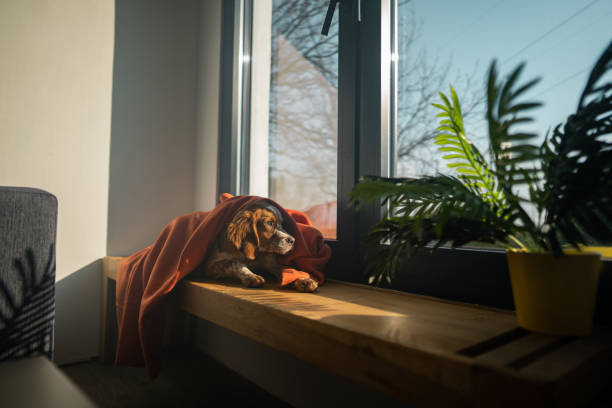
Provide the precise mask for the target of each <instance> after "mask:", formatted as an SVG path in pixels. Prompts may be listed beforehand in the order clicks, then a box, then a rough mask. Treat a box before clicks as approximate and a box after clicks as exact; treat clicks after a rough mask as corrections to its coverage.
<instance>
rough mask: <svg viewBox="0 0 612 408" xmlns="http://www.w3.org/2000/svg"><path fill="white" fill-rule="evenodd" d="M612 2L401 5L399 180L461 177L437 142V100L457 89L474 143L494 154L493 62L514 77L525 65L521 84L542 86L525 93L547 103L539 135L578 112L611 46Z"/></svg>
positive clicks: (415, 0) (417, 0)
mask: <svg viewBox="0 0 612 408" xmlns="http://www.w3.org/2000/svg"><path fill="white" fill-rule="evenodd" d="M611 19H612V2H610V1H597V0H595V1H593V0H555V1H531V0H517V1H511V2H509V1H497V0H496V1H488V0H468V1H460V2H459V1H428V0H398V13H397V20H398V34H397V38H398V40H397V41H398V45H397V48H398V73H397V77H398V78H397V118H396V121H397V148H396V168H395V174H396V175H398V176H420V175H433V174H436V173H437V172H440V173H446V174H454V173H453V170H452V169H449V168H448V167H446V163H445V162H444V160H443V159H442V154H441V153H440V152H438V151H437V146H436V145H435V144H434V143H433V140H432V139H433V137H434V136H435V129H436V127H437V124H438V120H439V118H437V117H436V114H437V113H439V110H438V109H436V108H434V107H432V106H431V104H432V103H439V101H440V98H439V96H438V91H442V92H444V93H445V94H447V95H448V94H449V84H452V86H453V87H454V88H455V90H456V92H457V94H458V96H459V99H460V101H461V106H462V110H463V113H464V121H465V129H466V136H467V137H468V139H470V140H471V141H472V142H474V143H475V144H476V146H477V147H478V148H479V150H480V151H481V152H482V153H485V152H486V151H487V149H486V146H487V145H488V143H487V130H486V124H485V121H484V113H485V112H484V95H485V87H484V86H485V84H484V82H485V76H486V72H487V70H488V68H489V64H490V62H491V60H492V59H494V58H495V59H497V63H498V71H499V72H500V73H501V74H502V75H505V74H508V73H509V72H510V71H511V70H512V69H514V68H515V67H516V66H517V65H518V64H519V63H520V62H523V61H524V62H526V67H525V70H524V72H523V74H522V81H523V82H525V81H526V80H530V79H533V78H535V77H538V76H539V77H541V78H542V80H541V82H540V83H539V84H538V85H537V86H536V87H534V88H532V90H531V91H530V92H529V93H527V94H525V96H524V98H525V99H526V100H534V99H535V100H539V101H541V102H543V103H544V106H543V107H542V108H539V109H537V110H534V111H532V115H533V117H534V118H535V119H536V120H535V122H534V123H532V124H530V125H529V129H531V130H533V131H535V133H537V134H539V135H541V140H540V141H539V142H541V141H542V140H543V137H544V135H545V134H546V132H547V131H548V130H549V129H551V128H553V127H554V126H556V125H557V124H558V123H560V122H562V121H564V120H565V118H566V117H567V116H568V114H570V113H572V112H573V111H575V109H576V106H577V103H578V99H579V96H580V93H581V92H582V90H583V89H584V86H585V84H586V80H587V76H588V74H589V72H590V70H591V68H592V66H593V64H594V63H595V61H596V59H597V58H598V57H599V55H600V54H601V52H602V51H603V49H604V48H605V47H606V45H607V43H608V42H609V41H610V38H611V37H612V28H611V27H612V26H611V25H610V21H611Z"/></svg>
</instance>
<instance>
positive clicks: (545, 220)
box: [351, 43, 612, 335]
mask: <svg viewBox="0 0 612 408" xmlns="http://www.w3.org/2000/svg"><path fill="white" fill-rule="evenodd" d="M522 70H523V64H521V65H519V66H518V67H517V68H516V69H515V70H514V71H512V72H511V73H510V74H509V75H508V76H507V77H506V78H503V79H502V78H500V77H499V75H498V72H497V67H496V64H495V61H493V63H492V64H491V66H490V69H489V71H488V78H487V91H486V92H487V95H486V119H487V124H488V137H489V140H488V141H489V146H488V150H489V151H488V157H489V159H488V160H487V159H486V158H485V155H484V154H483V153H481V152H480V151H479V150H478V149H477V148H476V146H475V145H474V144H472V143H471V142H470V141H469V139H468V137H467V136H466V130H465V129H464V125H463V118H462V113H461V107H460V103H459V98H458V97H457V95H456V93H455V91H454V90H453V88H452V87H451V88H450V97H447V96H446V95H444V94H443V93H440V98H441V103H440V104H434V106H435V107H436V108H438V109H439V110H440V113H439V114H438V117H440V118H441V120H440V126H439V127H438V129H437V131H438V133H437V136H436V137H435V143H436V144H437V145H438V146H439V149H438V150H439V151H441V152H443V153H444V156H443V158H444V159H445V160H448V164H447V165H448V167H450V168H452V169H454V170H455V171H456V175H455V176H449V175H442V174H439V175H436V176H428V177H421V178H382V177H368V178H365V179H364V180H362V181H361V182H360V183H358V184H357V185H356V186H355V188H354V189H353V191H352V193H351V198H352V200H353V201H354V202H355V204H356V205H359V203H361V202H368V201H370V202H373V201H378V202H381V203H382V205H383V206H385V208H387V213H386V215H385V216H384V217H383V219H382V220H381V221H380V222H379V223H377V224H376V225H375V226H374V228H373V229H372V230H371V231H370V233H369V234H368V237H367V239H366V242H367V243H369V244H370V245H371V246H372V247H379V244H380V243H381V242H385V243H388V245H384V246H383V249H382V250H380V251H378V252H377V253H375V255H374V256H372V257H371V259H370V260H369V263H368V266H367V268H368V271H369V272H370V274H371V276H370V283H375V284H380V283H381V281H383V280H387V281H390V280H391V279H392V278H393V276H394V275H395V273H396V271H398V270H399V267H400V264H401V261H402V258H404V257H406V256H410V255H413V254H415V253H416V252H417V251H419V250H420V249H422V248H424V247H426V246H433V248H436V247H438V246H440V245H450V246H451V247H456V246H460V245H464V244H466V243H468V242H473V241H478V242H486V243H494V244H498V245H502V246H503V247H505V248H506V249H507V259H508V264H509V270H510V278H511V283H512V288H513V294H514V300H515V306H516V311H517V319H518V324H519V325H520V326H523V327H525V328H527V329H530V330H533V331H539V332H544V333H549V334H557V335H587V334H589V333H590V331H591V328H592V319H593V310H594V304H595V296H596V290H597V280H598V274H599V270H600V268H601V255H600V254H598V253H587V252H581V251H580V248H581V246H582V245H585V244H589V243H591V242H594V241H596V242H605V243H610V242H612V82H611V81H610V75H612V43H611V44H609V45H608V47H607V49H606V50H605V51H604V53H603V54H602V55H601V57H600V58H599V60H598V61H597V63H596V64H595V66H594V68H593V70H592V71H591V73H590V75H589V78H588V81H587V84H586V86H585V88H584V91H583V93H582V95H581V97H580V100H579V103H578V108H577V110H576V112H575V113H574V114H572V115H570V116H569V117H568V118H567V119H566V120H565V122H564V123H563V124H560V125H558V126H557V127H555V128H554V130H552V132H551V133H549V134H548V135H547V136H546V138H545V140H544V142H543V143H542V144H541V145H539V146H536V145H534V139H535V138H536V135H535V134H533V133H529V132H526V131H524V125H525V124H526V123H528V122H530V121H531V120H532V118H531V117H529V115H528V113H529V112H530V111H532V110H533V109H535V108H537V107H538V106H540V105H541V104H540V103H537V102H530V101H521V100H520V98H521V97H522V96H523V95H524V93H525V92H526V91H527V90H529V89H531V88H532V87H533V86H534V85H535V84H536V83H537V82H538V79H535V80H532V81H528V82H526V83H522V84H521V83H519V78H520V75H521V72H522ZM529 206H531V208H530V207H529ZM530 213H532V214H533V213H535V214H536V215H535V216H530Z"/></svg>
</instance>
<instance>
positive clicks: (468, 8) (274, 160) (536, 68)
mask: <svg viewBox="0 0 612 408" xmlns="http://www.w3.org/2000/svg"><path fill="white" fill-rule="evenodd" d="M328 4H329V2H328V1H324V0H257V1H252V0H233V1H228V2H224V27H227V28H224V40H223V41H230V42H231V44H233V48H232V50H233V51H232V52H233V54H232V52H228V54H229V57H228V58H227V60H225V62H224V67H226V66H229V67H232V68H233V71H232V70H226V69H224V70H223V72H233V74H232V75H229V74H227V75H226V76H225V79H226V81H224V85H223V92H224V95H227V97H226V98H225V100H223V97H222V117H226V118H227V123H228V124H233V126H234V127H233V129H239V128H240V126H237V125H236V123H237V120H236V119H235V118H236V117H241V118H242V120H241V121H238V122H239V123H241V124H242V131H241V132H237V133H238V134H237V135H235V134H234V133H232V134H231V135H229V134H227V135H223V134H222V135H221V140H220V141H221V153H220V157H226V158H228V161H224V160H223V159H222V160H221V164H222V166H224V167H223V168H222V169H221V176H220V182H219V185H220V191H221V190H223V191H230V192H237V193H243V194H247V193H248V194H256V195H262V196H269V197H271V198H272V199H275V200H276V201H278V202H279V203H280V204H281V205H284V206H286V207H288V208H294V209H298V210H302V211H306V212H307V213H308V214H309V215H310V216H311V217H312V218H313V219H314V221H315V224H316V225H317V226H319V227H320V228H321V229H322V230H323V232H324V234H325V236H326V237H327V238H335V240H331V241H329V242H330V245H333V257H332V265H331V267H330V271H331V272H330V274H331V276H332V277H334V278H340V279H347V280H351V281H359V282H363V281H365V279H364V276H363V274H362V273H361V272H362V271H363V251H362V250H361V249H362V247H361V246H360V244H361V237H362V236H363V235H364V234H365V233H366V232H367V231H368V230H369V229H370V227H371V226H372V225H373V224H374V223H375V222H376V221H377V220H379V219H380V208H377V206H375V205H373V206H370V207H366V208H364V209H362V210H361V211H360V212H359V213H355V212H354V211H353V210H352V209H351V208H349V206H348V193H349V192H350V190H351V189H352V187H353V186H354V184H355V183H356V182H357V180H358V179H359V178H360V177H361V176H366V175H382V176H388V175H397V176H417V175H424V174H432V173H434V172H437V171H446V168H445V165H444V163H443V162H442V161H441V159H440V158H439V157H440V155H439V154H438V152H437V151H436V147H435V145H434V144H433V143H432V141H431V139H432V137H433V135H434V131H435V128H436V120H437V118H436V117H435V115H436V113H437V112H435V110H434V109H433V108H431V107H430V104H431V103H432V102H436V99H437V92H438V91H440V90H441V91H444V92H448V85H449V84H452V85H453V86H454V87H455V89H456V90H457V92H458V94H459V96H460V98H461V99H462V105H463V106H464V111H467V112H468V116H469V118H468V122H467V125H466V126H469V127H470V128H471V129H473V135H474V139H475V140H476V143H482V142H484V135H485V133H484V128H483V122H482V116H483V115H482V113H483V111H482V104H483V99H482V96H483V95H484V92H483V91H484V88H483V85H484V84H483V82H484V73H485V71H486V69H487V68H488V64H489V62H490V60H491V59H492V58H497V59H498V60H499V62H500V63H501V71H502V73H504V72H508V71H509V70H510V69H511V68H513V67H514V66H515V65H516V63H518V62H519V61H521V60H523V59H526V60H527V63H528V64H527V68H528V69H527V71H526V72H525V73H524V77H525V78H530V77H533V76H534V75H543V77H544V81H543V82H542V83H541V85H540V86H539V88H538V89H537V90H536V93H538V92H539V93H540V95H534V96H537V97H542V98H543V99H544V101H551V104H550V106H549V108H547V109H549V110H548V111H546V112H547V113H545V114H538V115H536V116H537V117H539V118H541V123H540V122H538V123H537V124H535V125H536V126H538V127H539V129H541V130H542V133H544V132H545V131H546V130H547V129H548V126H553V125H554V124H556V123H557V122H558V121H560V120H562V119H563V118H564V117H565V115H566V114H567V113H568V112H569V111H571V109H572V108H573V107H574V104H575V102H576V100H577V97H576V95H575V92H579V91H580V90H581V89H582V86H583V85H584V82H585V81H584V76H585V75H587V73H588V70H589V68H590V64H592V62H593V61H594V59H595V57H596V56H597V55H598V53H599V52H600V51H601V49H602V48H603V46H604V45H605V44H604V43H605V41H607V40H608V38H607V37H606V34H605V32H606V30H607V31H608V34H609V28H608V27H607V23H606V22H607V21H608V20H609V16H610V12H611V10H612V9H611V8H610V5H609V4H607V3H606V2H598V1H586V0H585V1H581V2H579V3H576V2H575V1H564V2H555V5H554V7H544V6H542V4H540V3H530V2H525V4H523V5H521V6H515V5H513V4H508V3H507V2H502V1H495V2H490V3H489V2H482V1H481V2H479V1H475V0H474V1H471V2H467V3H466V2H462V3H457V4H455V3H453V2H450V3H449V2H444V3H442V2H431V1H424V0H412V1H411V0H380V1H367V0H354V1H341V2H339V6H338V8H337V10H336V14H335V16H334V18H333V20H332V26H331V29H330V33H329V36H328V37H323V36H321V34H320V31H321V27H322V25H323V20H324V18H325V15H326V11H327V6H328ZM226 9H227V10H226ZM607 17H608V18H607ZM248 22H251V23H252V25H250V24H249V23H248ZM236 24H238V25H239V26H240V27H242V28H244V30H243V31H242V32H240V31H236ZM517 27H520V30H519V29H517ZM483 33H486V35H483ZM591 36H592V38H596V39H597V41H600V43H597V41H589V38H591ZM241 41H242V42H241ZM585 43H588V44H587V45H588V46H583V45H584V44H585ZM236 50H240V51H236ZM224 52H226V51H225V47H224ZM230 57H231V58H230ZM531 60H533V63H532V62H531ZM581 62H584V66H580V63H581ZM227 64H229V65H227ZM236 72H241V73H242V74H241V75H237V74H236ZM237 78H238V79H240V78H242V80H241V81H237ZM249 80H250V82H249ZM247 82H249V83H247ZM228 87H229V88H230V89H231V91H229V90H226V88H228ZM572 92H574V94H573V95H572ZM245 95H246V96H245ZM530 96H532V95H530ZM236 101H248V102H249V103H248V104H243V105H242V106H241V107H240V109H236V105H237V103H236ZM228 111H229V113H230V114H228V115H226V116H223V112H226V113H227V112H228ZM229 118H234V120H233V121H232V120H230V119H229ZM245 123H248V126H245ZM221 126H222V127H223V123H222V124H221ZM222 132H224V130H222ZM224 143H225V144H226V145H225V147H224ZM241 149H242V150H241ZM483 150H485V149H483ZM245 152H246V153H245ZM247 153H248V158H245V154H247ZM224 155H226V156H224ZM240 157H241V159H239V158H240ZM231 160H234V162H233V163H230V164H227V163H229V162H231ZM237 161H240V163H237ZM241 164H242V167H240V165H241ZM247 164H248V165H247ZM236 168H240V170H236ZM237 174H241V175H242V176H241V182H233V180H235V177H234V176H235V175H237ZM227 180H230V181H231V183H228V182H227ZM232 183H233V184H232ZM315 210H316V211H315ZM319 210H321V212H320V213H319V212H318V211H319ZM317 214H321V215H320V216H318V215H317ZM328 227H329V228H328ZM475 265H478V267H477V268H476V267H475ZM406 268H407V270H409V272H410V273H404V274H400V275H399V277H398V279H397V282H394V285H396V286H395V287H396V288H398V289H405V290H410V291H412V292H417V293H424V294H428V295H433V296H439V297H444V298H450V299H457V300H462V301H471V302H477V303H482V304H489V305H493V306H499V307H512V298H511V292H510V286H509V281H508V278H507V274H506V272H505V268H506V260H505V255H504V254H503V252H501V251H498V252H496V251H485V250H470V249H463V250H455V251H449V250H446V249H440V250H438V252H437V254H436V255H435V256H429V255H427V256H423V257H419V256H417V257H415V258H414V259H411V260H410V262H407V263H406ZM441 282H445V283H444V284H441Z"/></svg>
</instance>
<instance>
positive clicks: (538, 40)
mask: <svg viewBox="0 0 612 408" xmlns="http://www.w3.org/2000/svg"><path fill="white" fill-rule="evenodd" d="M598 1H600V0H593V1H591V2H590V3H589V4H587V5H586V6H584V7H583V8H581V9H580V10H578V11H576V12H575V13H574V14H572V15H571V16H569V17H568V18H566V19H565V20H563V21H561V22H560V23H559V24H557V25H556V26H554V27H553V28H551V29H550V30H548V31H547V32H545V33H544V34H542V35H541V36H539V37H538V38H536V39H535V40H533V41H531V42H530V43H529V44H527V45H526V46H524V47H523V48H521V49H520V50H519V51H517V52H516V53H514V54H513V55H512V56H510V57H508V58H506V59H505V60H504V61H503V62H502V64H505V63H506V62H508V61H510V60H511V59H513V58H514V57H516V56H517V55H519V54H521V53H522V52H523V51H525V50H527V49H529V48H531V47H532V46H533V45H534V44H537V43H538V42H540V41H542V40H543V39H544V38H546V37H548V36H549V35H550V34H551V33H553V32H554V31H556V30H557V29H558V28H559V27H561V26H563V25H565V24H567V22H568V21H570V20H571V19H573V18H575V17H577V16H578V15H580V14H582V13H583V12H584V11H585V10H586V9H588V8H589V7H591V6H592V5H593V4H595V3H597V2H598Z"/></svg>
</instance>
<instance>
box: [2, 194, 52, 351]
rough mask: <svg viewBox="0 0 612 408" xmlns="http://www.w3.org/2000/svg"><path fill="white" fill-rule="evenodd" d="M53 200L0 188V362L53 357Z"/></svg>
mask: <svg viewBox="0 0 612 408" xmlns="http://www.w3.org/2000/svg"><path fill="white" fill-rule="evenodd" d="M56 228H57V199H56V197H55V196H54V195H53V194H50V193H48V192H46V191H43V190H39V189H34V188H24V187H0V361H3V360H9V359H16V358H21V357H28V356H34V355H39V354H43V355H46V356H47V357H49V358H53V335H54V323H55V240H56Z"/></svg>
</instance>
